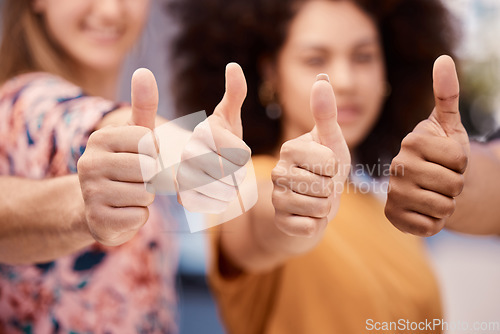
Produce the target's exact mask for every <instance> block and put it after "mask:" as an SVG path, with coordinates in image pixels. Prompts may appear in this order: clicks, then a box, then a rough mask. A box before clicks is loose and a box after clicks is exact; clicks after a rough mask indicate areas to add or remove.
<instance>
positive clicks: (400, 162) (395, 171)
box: [389, 153, 406, 176]
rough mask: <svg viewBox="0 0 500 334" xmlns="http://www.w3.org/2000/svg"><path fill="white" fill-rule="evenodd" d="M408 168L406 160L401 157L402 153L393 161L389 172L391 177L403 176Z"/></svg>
mask: <svg viewBox="0 0 500 334" xmlns="http://www.w3.org/2000/svg"><path fill="white" fill-rule="evenodd" d="M405 168H406V160H405V159H404V158H403V157H401V153H400V154H398V155H397V156H396V157H394V159H392V162H391V166H390V168H389V172H390V175H391V176H403V175H404V171H405Z"/></svg>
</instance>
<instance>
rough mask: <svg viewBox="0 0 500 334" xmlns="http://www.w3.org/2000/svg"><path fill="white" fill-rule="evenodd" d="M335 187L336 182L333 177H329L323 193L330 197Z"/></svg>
mask: <svg viewBox="0 0 500 334" xmlns="http://www.w3.org/2000/svg"><path fill="white" fill-rule="evenodd" d="M334 188H335V184H334V181H333V179H332V178H328V179H327V180H326V182H324V186H323V195H324V196H326V197H330V196H331V195H332V194H333V190H334Z"/></svg>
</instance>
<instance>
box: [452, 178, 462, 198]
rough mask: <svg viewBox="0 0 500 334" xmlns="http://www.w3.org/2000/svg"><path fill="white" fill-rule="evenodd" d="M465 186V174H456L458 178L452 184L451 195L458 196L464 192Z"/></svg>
mask: <svg viewBox="0 0 500 334" xmlns="http://www.w3.org/2000/svg"><path fill="white" fill-rule="evenodd" d="M464 186H465V179H464V176H463V175H461V174H459V175H457V176H456V179H455V180H454V181H453V183H452V184H451V185H450V189H449V193H450V196H451V197H457V196H458V195H460V194H461V193H462V190H463V189H464Z"/></svg>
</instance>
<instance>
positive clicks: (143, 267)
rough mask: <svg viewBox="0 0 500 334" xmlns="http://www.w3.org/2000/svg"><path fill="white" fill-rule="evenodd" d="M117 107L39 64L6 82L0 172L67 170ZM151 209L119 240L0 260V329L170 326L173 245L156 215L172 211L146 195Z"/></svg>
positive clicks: (148, 329)
mask: <svg viewBox="0 0 500 334" xmlns="http://www.w3.org/2000/svg"><path fill="white" fill-rule="evenodd" d="M116 107H117V105H116V104H114V103H112V102H110V101H107V100H104V99H102V98H97V97H89V96H85V95H84V94H83V92H82V90H81V89H80V88H78V87H76V86H74V85H72V84H70V83H68V82H66V81H64V80H62V79H61V78H59V77H56V76H53V75H50V74H47V73H29V74H24V75H20V76H18V77H16V78H14V79H12V80H10V81H8V82H6V83H5V84H4V85H3V86H1V87H0V176H1V175H15V176H20V177H26V178H33V179H40V178H45V177H52V176H59V175H65V174H69V173H75V172H76V163H77V161H78V158H79V157H80V156H81V155H82V153H83V151H84V149H85V145H86V141H87V139H88V137H89V135H90V133H91V132H92V130H93V129H94V128H95V126H96V124H97V123H98V122H99V120H100V119H101V118H102V117H103V116H104V115H105V114H106V113H107V112H109V111H112V110H113V109H115V108H116ZM1 191H11V190H6V189H2V190H1ZM150 211H151V213H150V219H149V221H148V223H147V224H146V225H145V226H144V227H143V228H142V229H141V230H140V232H139V233H138V234H137V235H136V237H134V238H133V239H132V240H131V241H129V242H127V243H125V244H124V245H122V246H119V247H104V246H101V245H99V244H97V243H96V244H94V245H92V246H90V247H88V248H86V249H82V250H80V251H78V252H77V253H75V254H72V255H70V256H65V257H62V258H59V259H57V260H56V261H53V262H50V263H39V264H34V265H18V266H12V265H6V264H0V333H120V334H122V333H173V332H176V331H177V329H176V326H175V299H176V296H175V292H174V273H175V268H176V258H177V254H176V253H175V247H174V245H173V242H172V240H170V235H171V234H169V233H167V232H166V231H167V228H166V225H165V224H167V223H166V222H167V221H170V220H171V219H170V218H169V217H166V215H167V214H166V213H164V212H163V213H162V212H161V211H160V210H159V208H158V207H155V205H153V206H152V207H151V210H150ZM0 223H1V222H0Z"/></svg>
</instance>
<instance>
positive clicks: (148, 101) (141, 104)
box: [129, 68, 158, 130]
mask: <svg viewBox="0 0 500 334" xmlns="http://www.w3.org/2000/svg"><path fill="white" fill-rule="evenodd" d="M157 110H158V86H157V85H156V80H155V77H154V75H153V73H152V72H151V71H150V70H148V69H146V68H139V69H137V70H136V71H135V72H134V74H133V75H132V116H131V118H130V121H129V124H131V125H138V126H144V127H146V128H149V129H151V130H154V128H155V119H156V112H157Z"/></svg>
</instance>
